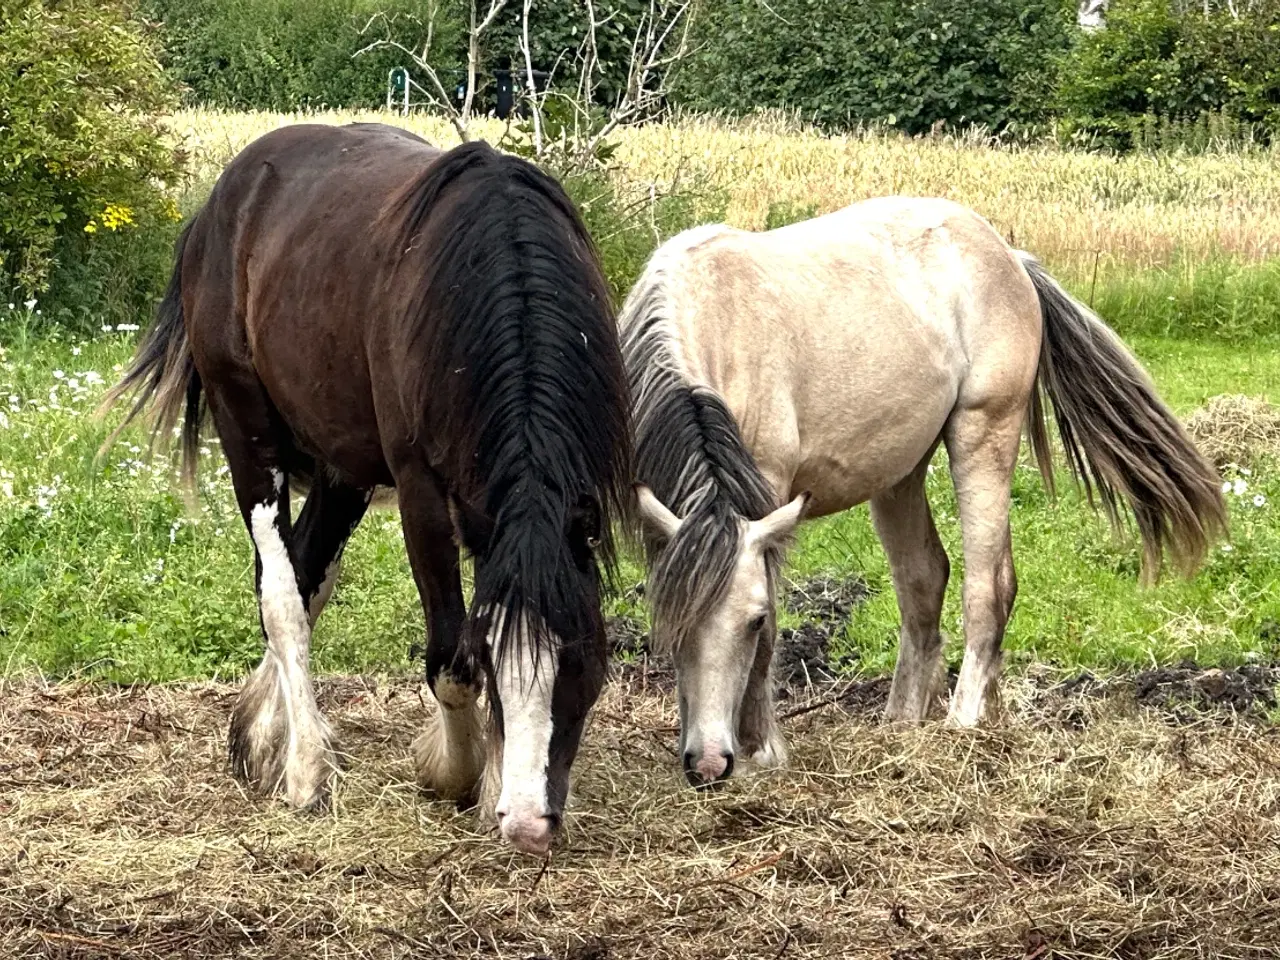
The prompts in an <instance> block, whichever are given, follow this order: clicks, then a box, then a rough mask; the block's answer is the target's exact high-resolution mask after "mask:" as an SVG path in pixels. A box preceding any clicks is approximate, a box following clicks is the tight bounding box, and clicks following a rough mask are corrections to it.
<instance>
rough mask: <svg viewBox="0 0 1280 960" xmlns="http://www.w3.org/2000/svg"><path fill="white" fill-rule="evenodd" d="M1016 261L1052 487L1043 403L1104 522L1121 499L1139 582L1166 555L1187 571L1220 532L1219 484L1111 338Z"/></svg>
mask: <svg viewBox="0 0 1280 960" xmlns="http://www.w3.org/2000/svg"><path fill="white" fill-rule="evenodd" d="M1018 257H1019V258H1020V259H1021V261H1022V266H1023V268H1024V269H1025V270H1026V272H1027V275H1028V276H1029V277H1030V278H1031V282H1032V284H1034V285H1035V288H1036V293H1037V295H1038V296H1039V298H1040V311H1041V314H1042V316H1043V319H1044V334H1043V339H1042V341H1041V346H1040V369H1039V374H1038V379H1039V389H1038V390H1037V391H1036V392H1035V393H1034V394H1033V397H1032V404H1031V442H1032V448H1033V449H1034V451H1035V456H1036V460H1037V462H1038V464H1039V466H1040V472H1041V474H1042V475H1043V476H1044V477H1045V481H1046V483H1047V484H1048V485H1049V488H1050V489H1052V488H1053V468H1052V464H1051V455H1050V448H1049V438H1048V433H1047V430H1046V427H1045V419H1046V418H1045V415H1044V413H1045V411H1044V400H1043V399H1042V397H1041V393H1043V394H1044V395H1045V396H1047V397H1048V400H1049V402H1050V403H1051V404H1052V405H1053V413H1054V419H1055V420H1056V421H1057V424H1058V434H1059V436H1060V437H1061V438H1062V446H1063V448H1064V449H1065V450H1066V456H1067V464H1068V466H1069V467H1070V468H1071V472H1072V475H1073V476H1074V477H1075V478H1076V480H1077V481H1078V482H1081V483H1083V485H1084V488H1085V491H1086V493H1087V494H1088V496H1089V501H1090V503H1093V502H1094V492H1095V491H1096V492H1097V495H1098V499H1099V500H1100V501H1101V503H1102V507H1103V510H1104V511H1105V512H1106V514H1107V517H1108V519H1109V520H1110V521H1111V522H1112V524H1113V525H1116V526H1118V525H1119V524H1120V522H1121V508H1120V500H1121V499H1122V498H1123V499H1124V500H1125V501H1127V502H1128V505H1129V507H1130V509H1132V511H1133V516H1134V518H1135V519H1136V521H1137V524H1138V531H1139V533H1140V534H1141V536H1142V547H1143V575H1144V579H1146V580H1148V581H1150V580H1153V579H1155V578H1156V577H1157V576H1158V575H1159V572H1160V566H1161V561H1162V557H1163V554H1164V551H1165V550H1166V549H1167V550H1168V551H1169V554H1170V556H1171V558H1172V559H1173V561H1174V564H1175V565H1176V566H1177V567H1178V568H1179V569H1180V570H1181V571H1182V572H1183V573H1186V574H1190V573H1192V572H1194V571H1195V569H1196V568H1197V567H1198V566H1199V565H1200V563H1201V562H1202V561H1203V560H1204V557H1205V553H1206V552H1207V551H1208V549H1209V546H1210V544H1211V543H1212V542H1213V540H1215V539H1216V538H1217V537H1218V536H1220V535H1222V534H1223V533H1224V532H1225V530H1226V522H1227V521H1226V505H1225V504H1224V502H1223V498H1222V492H1221V489H1220V483H1221V481H1220V479H1219V478H1218V476H1217V474H1216V473H1215V472H1214V470H1213V468H1212V467H1211V466H1210V465H1209V463H1208V462H1207V461H1206V460H1205V458H1204V457H1203V456H1202V455H1201V454H1200V452H1199V451H1198V450H1197V449H1196V447H1195V445H1194V444H1193V443H1192V442H1191V439H1190V437H1188V436H1187V433H1186V431H1185V430H1183V428H1182V425H1181V424H1180V423H1179V422H1178V420H1177V418H1176V417H1174V415H1173V413H1172V412H1170V410H1169V408H1168V407H1167V406H1165V404H1164V402H1163V401H1162V400H1161V399H1160V397H1159V396H1158V395H1157V394H1156V390H1155V387H1154V386H1153V385H1152V383H1151V380H1150V379H1149V378H1148V377H1147V374H1146V372H1145V371H1144V370H1143V369H1142V367H1141V366H1140V365H1139V364H1138V361H1137V360H1135V359H1134V358H1133V356H1132V355H1131V354H1130V353H1129V351H1128V350H1126V349H1125V347H1124V345H1123V344H1122V343H1121V342H1120V340H1119V338H1118V337H1117V336H1116V335H1115V334H1114V333H1113V332H1112V331H1111V330H1110V328H1108V327H1107V325H1106V324H1104V323H1103V322H1102V320H1101V319H1099V318H1098V317H1097V316H1096V315H1095V314H1094V313H1093V312H1092V311H1091V310H1089V309H1088V308H1087V307H1086V306H1084V304H1082V303H1080V302H1079V301H1078V300H1076V299H1074V298H1073V297H1072V296H1071V295H1070V294H1068V293H1067V292H1066V291H1065V290H1063V289H1062V287H1061V286H1060V285H1059V284H1058V282H1057V281H1056V280H1054V279H1053V278H1052V277H1051V276H1049V274H1048V273H1046V272H1045V270H1044V268H1043V267H1042V266H1041V265H1040V264H1039V263H1038V262H1037V261H1036V260H1035V259H1034V258H1033V257H1031V256H1030V255H1029V254H1026V253H1022V252H1019V253H1018Z"/></svg>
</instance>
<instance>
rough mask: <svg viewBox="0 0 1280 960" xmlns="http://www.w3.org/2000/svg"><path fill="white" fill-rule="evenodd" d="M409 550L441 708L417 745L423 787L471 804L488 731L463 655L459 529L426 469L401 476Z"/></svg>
mask: <svg viewBox="0 0 1280 960" xmlns="http://www.w3.org/2000/svg"><path fill="white" fill-rule="evenodd" d="M396 488H397V490H398V491H399V495H400V516H401V519H402V521H403V525H404V541H405V548H406V550H407V551H408V554H409V565H410V566H411V567H412V568H413V578H414V580H415V581H416V583H417V585H418V593H419V595H420V596H421V598H422V604H423V606H424V607H425V608H426V611H427V684H428V686H430V687H431V692H432V693H433V694H434V695H435V698H436V703H437V704H438V705H439V709H438V710H437V711H436V713H435V715H434V716H433V717H432V719H431V721H430V724H429V725H428V727H427V729H425V730H424V731H423V732H422V733H421V734H420V735H419V736H418V737H417V739H416V740H414V742H413V748H412V751H413V760H414V767H415V768H416V770H417V777H418V784H419V785H420V786H421V787H422V788H423V789H425V790H430V791H431V792H433V793H435V794H436V795H437V796H439V797H442V798H444V799H446V800H456V801H459V802H462V803H470V802H473V801H474V800H476V799H477V797H476V788H477V786H478V784H479V781H480V775H481V774H482V773H483V772H484V763H485V737H484V733H485V729H484V722H483V717H482V714H481V711H480V708H479V706H478V704H477V700H478V699H479V697H480V676H479V674H478V673H477V667H476V665H475V664H473V663H471V662H470V661H468V660H467V659H466V658H465V657H461V656H459V655H458V640H459V634H460V632H461V630H462V621H463V618H464V617H465V615H466V608H465V607H464V605H463V600H462V577H461V573H460V571H459V567H458V548H457V546H456V545H455V544H454V541H453V533H454V531H453V524H452V522H451V520H450V518H449V508H448V503H447V501H446V499H445V494H444V491H443V489H442V488H441V485H440V483H439V482H438V481H437V480H436V479H435V478H434V477H432V476H430V475H429V474H427V473H426V472H425V471H424V470H423V469H422V468H420V467H416V466H415V467H410V468H408V469H402V470H400V471H397V473H396Z"/></svg>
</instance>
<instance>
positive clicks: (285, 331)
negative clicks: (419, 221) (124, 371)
mask: <svg viewBox="0 0 1280 960" xmlns="http://www.w3.org/2000/svg"><path fill="white" fill-rule="evenodd" d="M440 153H441V151H440V150H438V149H437V148H435V147H432V146H430V145H429V144H427V143H426V142H425V141H423V140H421V139H420V138H418V137H416V136H414V135H413V134H410V133H408V132H407V131H404V130H400V129H398V128H395V127H389V126H383V125H381V124H360V125H353V126H349V127H331V126H324V125H319V124H304V125H298V126H292V127H286V128H283V129H281V130H277V131H275V132H273V133H269V134H267V135H266V136H264V137H262V138H260V139H259V140H257V141H255V142H254V143H253V144H251V145H250V146H249V147H248V148H246V149H245V150H244V152H243V153H241V154H240V155H239V156H238V157H236V159H235V160H234V161H233V162H232V163H231V164H230V165H229V166H228V167H227V169H226V170H225V171H224V172H223V174H222V176H221V177H220V178H219V180H218V183H217V185H216V186H215V187H214V190H213V193H212V194H211V196H210V198H209V202H208V203H207V204H206V206H205V209H204V210H203V211H202V212H201V213H200V215H199V217H198V218H197V219H196V221H195V223H194V225H193V227H192V234H191V237H190V241H189V243H188V245H187V248H186V253H185V256H184V259H183V263H182V271H183V278H182V279H183V283H182V285H183V289H184V291H185V297H184V305H183V307H184V313H185V315H186V317H187V325H188V331H189V336H190V339H191V348H192V353H193V355H194V357H195V361H196V365H197V367H198V368H199V369H201V370H214V369H223V370H228V369H234V370H239V371H240V373H241V376H242V377H243V379H244V380H245V382H246V388H249V385H250V381H252V380H254V379H256V380H257V381H259V382H260V383H261V388H262V389H265V390H266V393H267V395H268V396H269V398H270V400H271V402H272V404H273V405H274V407H275V408H276V409H277V410H278V411H279V413H280V414H281V416H282V417H283V419H284V421H285V422H286V423H287V424H288V426H289V428H290V430H291V432H292V433H293V434H294V436H295V439H296V441H297V446H298V447H299V448H300V450H301V451H303V452H305V453H307V454H309V455H310V456H311V457H314V458H319V459H321V460H323V461H325V462H326V463H328V464H329V465H330V466H332V467H333V468H335V469H336V470H337V471H338V472H339V473H341V474H342V475H344V476H345V477H346V478H347V479H349V480H350V481H352V482H355V483H359V484H361V485H369V484H374V483H387V482H388V481H389V479H390V478H389V476H388V475H387V474H386V469H385V464H384V463H383V457H382V453H381V446H382V445H381V442H380V440H379V436H378V433H379V431H375V430H370V429H368V428H367V425H369V424H372V423H375V422H379V421H380V420H381V421H383V423H381V424H380V426H387V427H392V428H393V429H394V428H395V426H397V425H395V424H389V423H385V421H386V420H387V419H388V416H389V415H390V414H392V413H394V411H395V408H396V407H397V406H398V404H396V403H394V402H393V400H394V399H395V398H392V397H382V398H377V397H376V396H375V393H376V392H377V391H376V385H375V383H374V378H373V377H372V376H371V374H370V358H374V359H375V360H377V361H382V362H385V361H388V360H390V357H389V356H388V355H389V354H390V353H391V352H392V350H393V348H392V345H391V344H390V343H389V342H388V340H387V331H386V325H385V324H380V323H379V321H380V320H381V319H383V317H384V316H385V314H386V312H387V311H388V310H389V309H394V308H395V307H396V306H397V305H398V304H400V303H402V301H401V300H400V299H399V298H398V297H397V296H396V294H397V292H398V291H397V289H396V288H397V285H396V284H395V283H394V282H393V281H394V278H395V274H396V271H397V269H398V267H399V264H400V257H399V256H398V254H399V251H396V250H392V249H391V245H392V242H393V241H392V238H393V237H394V236H395V232H394V231H391V230H386V229H379V226H380V225H381V224H383V223H384V210H385V208H386V206H387V204H388V202H389V201H390V200H391V199H392V198H394V197H395V196H396V195H397V194H398V193H399V192H401V191H402V190H403V189H404V188H405V186H406V185H407V184H410V183H412V182H413V181H414V180H416V179H417V178H418V177H419V176H421V174H422V171H423V169H424V168H425V167H426V166H427V165H428V164H430V163H431V162H432V161H433V160H434V159H435V158H436V157H438V156H439V155H440ZM401 286H405V285H401ZM298 384H305V385H306V387H307V388H306V390H304V391H300V390H298V389H297V385H298ZM379 408H381V410H380V409H379ZM380 413H381V417H380V416H379V414H380ZM344 424H348V425H349V429H342V426H343V425H344ZM362 425H364V426H362ZM400 426H403V425H400Z"/></svg>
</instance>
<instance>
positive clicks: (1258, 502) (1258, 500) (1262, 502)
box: [1253, 493, 1267, 507]
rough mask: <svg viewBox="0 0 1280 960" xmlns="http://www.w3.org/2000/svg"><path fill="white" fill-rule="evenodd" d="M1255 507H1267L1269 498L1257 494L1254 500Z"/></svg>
mask: <svg viewBox="0 0 1280 960" xmlns="http://www.w3.org/2000/svg"><path fill="white" fill-rule="evenodd" d="M1253 505H1254V506H1255V507H1265V506H1266V505H1267V498H1266V497H1265V496H1263V495H1262V494H1260V493H1259V494H1256V495H1255V496H1254V498H1253Z"/></svg>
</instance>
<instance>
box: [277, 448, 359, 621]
mask: <svg viewBox="0 0 1280 960" xmlns="http://www.w3.org/2000/svg"><path fill="white" fill-rule="evenodd" d="M372 499H373V491H372V490H361V489H359V488H358V487H353V486H349V485H347V484H343V483H338V482H335V481H334V480H333V479H332V478H330V477H329V476H328V475H327V472H326V471H325V470H324V469H323V468H321V469H318V470H317V471H316V476H315V479H314V481H313V482H312V484H311V490H310V492H309V493H308V494H307V502H306V503H304V504H303V506H302V512H301V513H299V514H298V522H297V524H296V525H295V526H294V530H293V556H294V561H295V563H296V564H297V570H298V586H299V588H300V589H301V591H302V598H303V601H304V602H305V604H306V607H307V619H308V621H309V622H310V624H311V626H312V627H314V626H315V623H316V620H318V619H319V618H320V613H321V611H323V610H324V607H325V604H327V603H328V602H329V598H330V597H331V596H332V595H333V589H334V587H335V586H336V585H337V582H338V573H339V571H340V569H341V567H342V551H343V549H345V547H346V545H347V540H348V539H349V538H350V536H351V534H352V532H353V531H354V530H355V528H356V526H357V525H358V524H359V523H360V520H361V518H362V517H363V516H364V513H365V510H367V509H368V507H369V501H370V500H372Z"/></svg>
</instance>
